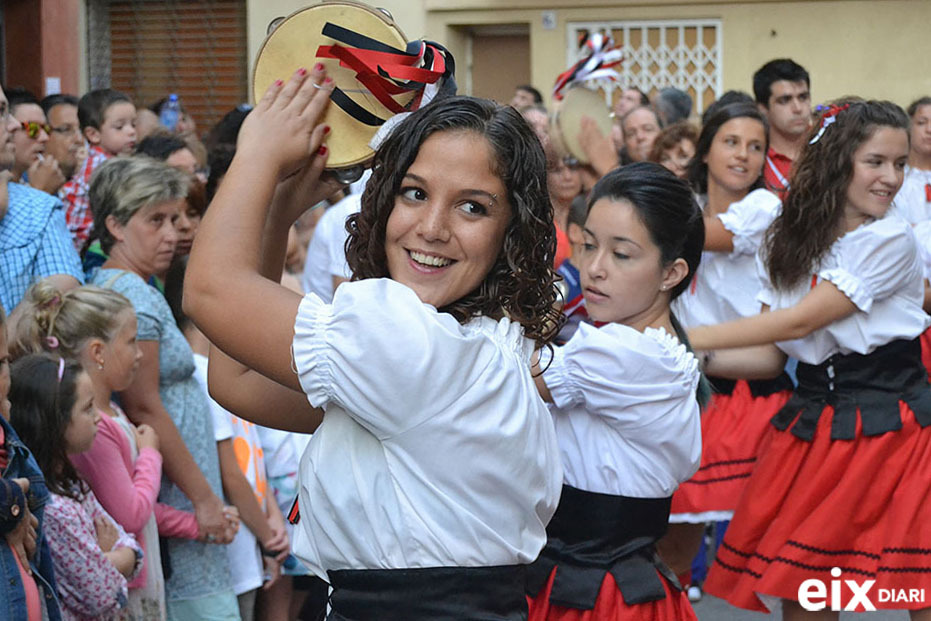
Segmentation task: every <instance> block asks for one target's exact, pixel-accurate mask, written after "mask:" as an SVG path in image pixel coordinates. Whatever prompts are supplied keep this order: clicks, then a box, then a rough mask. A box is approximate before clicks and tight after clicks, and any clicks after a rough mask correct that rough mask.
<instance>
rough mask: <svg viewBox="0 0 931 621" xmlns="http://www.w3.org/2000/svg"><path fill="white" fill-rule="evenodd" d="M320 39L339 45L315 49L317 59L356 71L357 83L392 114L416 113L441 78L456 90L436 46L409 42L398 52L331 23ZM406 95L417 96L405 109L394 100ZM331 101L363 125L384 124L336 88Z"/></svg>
mask: <svg viewBox="0 0 931 621" xmlns="http://www.w3.org/2000/svg"><path fill="white" fill-rule="evenodd" d="M323 35H324V36H327V37H330V38H331V39H334V40H336V41H338V42H339V43H336V44H333V45H321V46H320V47H318V48H317V58H334V59H337V60H339V64H340V66H341V67H347V68H349V69H352V70H353V71H355V72H356V80H358V81H359V83H360V84H362V85H363V86H364V87H365V88H366V89H367V90H368V92H370V93H371V94H372V95H373V96H374V97H375V99H377V100H378V101H379V102H381V104H382V105H383V106H385V108H387V109H388V110H390V111H391V112H392V113H394V114H399V113H401V112H410V111H411V110H416V109H417V108H418V107H419V106H420V103H421V100H422V98H423V93H424V89H425V88H426V86H427V85H428V84H436V83H437V82H439V81H440V80H441V79H442V78H444V77H445V78H446V81H447V82H450V83H452V88H453V89H455V82H453V81H452V79H451V78H452V74H453V72H454V71H455V63H454V61H453V58H452V56H451V55H450V54H449V52H448V51H447V50H446V49H445V48H443V47H442V46H441V45H439V44H436V43H432V42H429V41H411V42H410V43H408V45H407V49H406V50H399V49H397V48H394V47H391V46H390V45H387V44H385V43H382V42H381V41H378V40H375V39H372V38H370V37H366V36H364V35H361V34H359V33H357V32H353V31H351V30H348V29H346V28H343V27H342V26H337V25H336V24H332V23H327V24H326V25H325V26H324V27H323ZM340 43H343V44H345V45H340ZM441 88H442V87H441ZM408 92H416V93H417V95H416V96H415V98H414V99H413V100H412V101H411V102H410V103H409V104H407V105H406V106H402V105H401V104H399V103H398V102H397V101H396V100H395V99H394V95H400V94H402V93H408ZM332 99H333V101H334V102H335V103H336V104H337V105H338V106H339V107H340V108H342V109H343V110H344V111H346V113H348V114H349V115H350V116H352V117H354V118H355V119H356V120H358V121H360V122H362V123H365V124H366V125H373V126H377V125H381V124H382V123H384V121H385V119H381V118H379V117H377V116H375V115H374V114H372V113H371V112H369V111H368V110H366V109H365V108H363V107H362V106H360V105H359V104H357V103H355V102H354V101H353V100H352V99H350V98H349V96H348V95H346V93H345V92H344V91H342V90H341V89H339V88H336V89H334V91H333V96H332Z"/></svg>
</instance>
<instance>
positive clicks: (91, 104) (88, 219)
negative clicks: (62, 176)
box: [59, 88, 136, 252]
mask: <svg viewBox="0 0 931 621" xmlns="http://www.w3.org/2000/svg"><path fill="white" fill-rule="evenodd" d="M78 122H79V123H80V124H81V133H82V135H83V136H84V139H85V140H87V144H88V153H87V160H85V162H84V164H83V166H81V167H80V168H79V169H78V170H77V172H76V173H75V175H74V177H72V178H71V180H70V181H68V182H67V183H66V184H65V185H64V186H62V188H61V191H60V192H59V195H60V196H61V199H62V201H63V202H64V203H65V219H66V220H67V222H68V231H69V232H70V233H71V239H72V241H73V242H74V247H75V248H76V249H77V250H78V252H80V251H81V249H82V248H83V247H84V244H85V243H86V242H87V238H88V237H90V234H91V231H92V230H93V227H94V216H93V214H91V210H90V206H89V205H88V202H87V192H88V190H89V189H90V178H91V175H92V174H93V172H94V171H95V170H96V169H97V167H98V166H100V165H101V164H102V163H103V162H104V161H106V160H107V159H109V158H111V157H113V156H114V155H130V154H132V152H133V148H134V147H135V146H136V106H134V105H133V102H132V101H131V100H130V99H129V97H127V96H126V95H124V94H123V93H120V92H119V91H115V90H112V89H109V88H105V89H99V90H96V91H91V92H89V93H87V94H86V95H84V96H83V97H81V99H80V101H79V102H78Z"/></svg>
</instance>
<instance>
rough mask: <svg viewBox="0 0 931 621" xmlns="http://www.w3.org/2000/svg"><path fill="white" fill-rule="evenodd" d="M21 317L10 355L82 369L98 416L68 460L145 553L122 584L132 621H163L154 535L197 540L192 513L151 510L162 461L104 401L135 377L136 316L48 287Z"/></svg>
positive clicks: (109, 298)
mask: <svg viewBox="0 0 931 621" xmlns="http://www.w3.org/2000/svg"><path fill="white" fill-rule="evenodd" d="M25 304H26V307H25V308H26V312H25V313H24V314H23V316H22V318H21V319H20V321H19V322H18V323H17V325H16V333H15V334H14V337H13V340H14V343H13V345H14V348H13V349H14V355H17V356H19V355H22V354H24V353H35V352H41V351H48V352H50V353H52V354H56V355H61V356H66V357H68V358H73V359H75V360H78V361H80V362H81V364H82V365H83V367H84V368H85V369H86V372H87V375H88V377H89V378H90V380H91V384H92V385H93V388H94V406H95V407H96V408H97V409H98V411H99V412H100V414H101V416H100V424H99V426H98V433H97V436H96V437H95V439H94V442H93V445H92V446H91V448H90V450H88V451H85V452H83V453H81V454H79V455H72V456H71V457H70V459H71V462H72V464H74V466H75V468H76V470H77V472H78V474H79V475H80V476H81V478H82V479H84V480H85V481H86V482H87V483H88V484H89V485H90V488H91V489H92V490H93V491H94V494H95V495H96V496H97V499H98V500H99V501H100V504H101V505H102V506H103V508H104V509H106V510H107V512H108V513H109V514H110V515H111V516H113V518H114V519H115V520H116V521H117V523H119V524H120V526H122V527H123V528H124V529H125V530H126V531H127V532H130V533H132V534H133V535H135V537H136V539H137V540H138V541H139V544H140V545H141V546H142V549H143V551H144V552H145V563H144V565H143V568H142V570H141V571H140V572H139V575H138V576H136V578H135V579H134V580H133V581H132V582H130V584H129V605H128V610H129V612H130V614H131V615H132V617H134V618H164V617H165V615H166V608H165V581H164V578H163V575H162V563H161V554H160V549H159V540H158V538H159V535H161V536H163V537H181V538H186V539H197V538H198V536H199V534H198V528H197V520H196V518H195V517H194V514H193V513H189V512H185V511H180V510H178V509H175V508H174V507H171V506H169V505H166V504H163V503H158V502H156V499H157V498H158V491H159V487H160V485H161V476H162V455H161V453H159V452H158V436H157V435H156V433H155V431H154V430H153V429H152V428H151V427H150V426H148V425H144V424H143V425H139V426H138V427H136V426H135V425H133V424H132V423H131V422H130V421H129V419H128V418H127V417H126V415H125V414H124V413H123V411H122V410H121V409H120V407H119V406H118V405H117V404H116V403H114V402H113V401H111V400H110V397H111V395H112V394H113V393H115V392H120V391H122V390H125V389H126V387H127V386H129V385H130V384H131V383H132V381H133V379H134V377H135V374H136V369H137V367H138V365H139V359H140V358H141V357H142V353H141V351H140V350H139V347H138V345H137V344H136V313H135V312H134V311H133V307H132V305H131V304H130V303H129V300H127V299H126V298H125V297H124V296H122V295H121V294H119V293H116V292H115V291H111V290H109V289H100V288H97V287H90V286H87V287H78V288H77V289H72V290H70V291H68V292H66V293H61V292H60V291H58V289H56V288H55V287H54V286H53V285H51V284H49V283H48V282H47V281H40V282H38V283H36V284H35V285H33V286H32V288H31V289H30V290H29V291H28V292H27V293H26V297H25Z"/></svg>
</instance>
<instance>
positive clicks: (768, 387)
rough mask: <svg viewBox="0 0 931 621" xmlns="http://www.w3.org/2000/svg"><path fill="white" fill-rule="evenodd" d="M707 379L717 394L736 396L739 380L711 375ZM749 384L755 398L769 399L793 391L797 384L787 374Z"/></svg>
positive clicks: (749, 382) (753, 381)
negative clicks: (779, 393)
mask: <svg viewBox="0 0 931 621" xmlns="http://www.w3.org/2000/svg"><path fill="white" fill-rule="evenodd" d="M707 377H708V383H709V384H711V390H712V391H713V392H714V393H715V394H719V395H731V394H734V388H735V387H736V386H737V380H732V379H726V378H723V377H712V376H710V375H709V376H707ZM747 384H748V385H749V386H750V394H751V395H753V396H754V397H768V396H770V395H774V394H776V393H777V392H782V391H784V390H792V389H793V388H795V384H793V383H792V378H791V377H789V374H788V373H785V372H783V373H782V375H780V376H779V377H774V378H773V379H765V380H747Z"/></svg>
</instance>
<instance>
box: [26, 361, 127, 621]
mask: <svg viewBox="0 0 931 621" xmlns="http://www.w3.org/2000/svg"><path fill="white" fill-rule="evenodd" d="M10 376H11V380H12V381H11V386H12V388H11V390H10V404H11V410H10V411H11V414H10V422H11V423H12V424H13V426H14V427H15V428H16V429H17V431H18V432H19V435H20V437H21V438H22V440H23V442H24V443H25V444H26V446H28V447H29V448H30V450H32V451H33V453H34V454H35V456H36V461H37V462H38V464H39V467H40V468H41V469H42V472H43V474H44V475H45V480H46V482H47V483H48V488H49V491H50V492H51V501H50V502H49V504H48V506H47V507H46V509H45V526H46V536H47V537H48V540H49V548H50V549H51V552H52V560H53V562H54V566H55V582H56V584H57V587H58V594H59V597H60V601H61V607H62V609H61V610H62V618H63V619H68V620H74V621H77V620H91V619H101V620H104V619H105V620H110V619H122V618H123V609H124V608H125V606H126V598H127V592H126V583H127V580H131V579H132V578H134V577H135V576H136V575H137V574H138V573H139V571H140V570H141V569H142V558H143V557H142V549H141V548H140V547H139V545H138V544H137V543H136V540H135V539H134V538H133V536H132V535H128V534H127V533H126V532H125V531H124V530H123V529H122V528H121V527H120V526H119V524H116V523H115V522H114V521H113V519H112V518H111V517H110V516H109V515H108V514H107V512H106V511H104V509H103V507H101V506H100V503H99V502H97V498H96V497H95V496H94V492H92V491H91V490H90V489H89V488H88V487H87V484H86V483H85V482H84V481H83V480H82V479H81V477H80V476H78V474H77V472H75V470H74V467H73V466H72V465H71V463H70V462H69V461H68V456H70V455H77V454H78V453H83V452H84V451H86V450H88V449H89V448H90V447H91V444H93V442H94V436H96V435H97V423H98V422H99V421H100V413H99V411H98V410H97V408H95V407H94V389H93V385H92V384H91V381H90V378H89V377H88V376H87V373H85V372H84V370H83V369H82V368H81V365H80V364H78V363H76V362H73V361H68V360H65V359H64V358H58V357H55V356H52V355H49V354H30V355H28V356H24V357H23V358H20V359H18V360H17V361H16V362H14V363H13V365H12V367H11V369H10Z"/></svg>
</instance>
